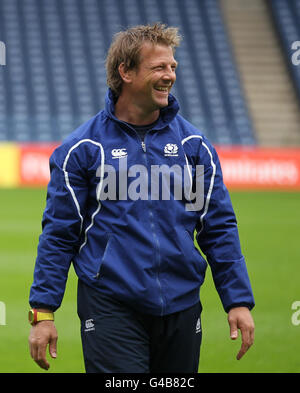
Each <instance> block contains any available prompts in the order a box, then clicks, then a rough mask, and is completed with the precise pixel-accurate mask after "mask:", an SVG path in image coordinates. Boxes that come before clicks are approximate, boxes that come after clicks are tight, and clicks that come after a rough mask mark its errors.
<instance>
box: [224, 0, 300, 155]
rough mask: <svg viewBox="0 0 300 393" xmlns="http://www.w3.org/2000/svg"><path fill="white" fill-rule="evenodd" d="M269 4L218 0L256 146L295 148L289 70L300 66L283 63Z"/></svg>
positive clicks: (297, 138)
mask: <svg viewBox="0 0 300 393" xmlns="http://www.w3.org/2000/svg"><path fill="white" fill-rule="evenodd" d="M271 3H272V4H273V1H265V0H251V1H243V0H220V6H221V10H222V14H223V18H224V23H225V24H226V30H227V34H228V36H229V38H230V42H231V45H232V47H233V50H234V57H235V59H236V64H237V67H238V71H239V76H240V80H241V83H242V86H243V90H244V94H245V97H246V100H247V106H248V108H249V112H250V113H251V120H252V123H253V126H254V129H255V135H256V141H257V144H258V145H259V146H268V147H271V146H276V147H288V146H300V111H299V100H298V97H297V93H296V89H295V87H296V83H295V81H294V79H293V78H292V77H291V73H290V72H289V68H290V67H293V68H294V72H296V70H295V68H297V69H298V72H299V70H300V65H298V66H294V65H292V61H291V57H289V58H286V59H285V55H284V50H283V49H284V46H282V45H281V43H280V37H279V34H278V30H277V25H276V24H275V23H274V17H273V13H272V12H271V7H270V5H271ZM284 3H289V4H290V2H289V1H288V2H284ZM298 3H300V1H299V0H298ZM287 28H289V26H287ZM291 28H292V26H291ZM298 37H300V35H299V36H298ZM289 46H290V45H289ZM287 60H288V61H287Z"/></svg>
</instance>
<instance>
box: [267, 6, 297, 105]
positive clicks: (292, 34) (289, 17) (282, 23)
mask: <svg viewBox="0 0 300 393" xmlns="http://www.w3.org/2000/svg"><path fill="white" fill-rule="evenodd" d="M269 5H270V7H271V9H272V12H273V16H274V20H275V23H276V26H277V31H278V33H279V35H280V37H281V41H282V46H283V50H284V53H285V55H286V59H287V64H288V67H289V70H290V72H291V75H292V77H293V79H294V81H295V87H296V89H297V92H298V95H299V98H300V67H298V66H296V64H294V63H293V62H292V56H293V54H294V52H295V48H294V47H293V43H294V42H296V41H298V42H299V43H300V1H299V0H289V1H285V0H273V1H271V2H270V3H269ZM299 47H300V45H299Z"/></svg>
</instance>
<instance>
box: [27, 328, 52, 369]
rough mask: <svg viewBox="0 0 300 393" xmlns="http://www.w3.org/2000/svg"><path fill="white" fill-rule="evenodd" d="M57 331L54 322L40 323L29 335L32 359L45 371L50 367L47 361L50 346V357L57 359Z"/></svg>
mask: <svg viewBox="0 0 300 393" xmlns="http://www.w3.org/2000/svg"><path fill="white" fill-rule="evenodd" d="M57 338H58V336H57V330H56V327H55V325H54V322H53V321H40V322H38V323H37V324H36V325H33V326H32V328H31V331H30V335H29V349H30V354H31V357H32V359H33V360H34V361H35V362H36V363H37V364H38V365H39V366H40V367H41V368H43V369H44V370H48V369H49V367H50V364H49V362H48V361H47V359H46V350H47V346H48V344H49V353H50V356H51V357H52V358H53V359H55V358H56V356H57V355H56V343H57Z"/></svg>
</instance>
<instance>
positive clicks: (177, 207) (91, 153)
mask: <svg viewBox="0 0 300 393" xmlns="http://www.w3.org/2000/svg"><path fill="white" fill-rule="evenodd" d="M178 109H179V107H178V104H177V101H176V99H175V98H174V97H173V96H172V95H170V96H169V105H168V107H166V108H163V109H162V110H161V114H160V118H159V120H158V122H157V123H156V124H155V125H154V128H153V129H151V130H149V131H148V132H147V135H146V137H145V141H144V143H141V140H140V138H139V136H138V134H137V133H136V132H135V130H134V129H133V128H131V127H130V126H129V125H128V124H126V123H124V122H122V121H120V120H118V119H117V118H116V117H115V116H114V100H113V96H112V93H111V91H110V90H108V93H107V95H106V105H105V109H104V110H103V111H101V112H99V113H98V114H97V115H96V116H95V117H93V118H92V119H90V120H89V121H88V122H86V123H85V124H83V125H81V126H80V127H79V128H78V129H77V130H75V131H74V132H73V133H72V134H70V136H69V137H68V138H67V139H66V140H65V141H64V142H63V143H62V144H61V146H59V147H58V148H57V149H56V150H55V151H54V153H53V154H52V156H51V158H50V170H51V180H50V182H49V185H48V192H47V205H46V209H45V211H44V215H43V220H42V228H43V230H42V234H41V236H40V239H39V245H38V255H37V259H36V265H35V271H34V282H33V285H32V287H31V290H30V299H29V302H30V305H31V306H32V307H47V308H50V309H52V310H54V311H55V310H56V309H57V308H58V307H59V306H60V304H61V301H62V298H63V295H64V290H65V284H66V280H67V275H68V271H69V268H70V264H71V262H73V264H74V268H75V271H76V273H77V275H78V277H79V278H80V279H81V280H83V281H84V282H85V283H86V284H88V285H90V286H92V287H94V288H95V289H97V290H99V291H102V292H103V293H106V294H109V295H113V296H115V297H116V298H117V299H119V300H122V301H124V302H127V303H128V304H129V305H131V306H132V307H134V308H135V309H137V310H140V311H142V312H145V313H150V314H154V315H165V314H170V313H173V312H177V311H180V310H183V309H186V308H188V307H190V306H192V305H194V304H195V303H197V302H198V301H199V289H200V286H201V284H202V283H203V281H204V277H205V270H206V267H207V263H206V261H205V259H204V258H203V256H202V255H201V254H200V252H199V251H198V250H197V249H196V248H195V246H194V231H195V230H196V232H197V236H196V239H197V242H198V245H199V246H200V248H201V250H202V252H203V253H204V254H205V255H206V257H207V258H206V259H207V261H208V263H209V265H210V267H211V270H212V274H213V279H214V282H215V285H216V289H217V291H218V293H219V295H220V298H221V301H222V304H223V307H224V309H225V311H228V310H229V309H230V308H231V307H232V306H234V305H246V306H248V307H249V308H252V307H253V306H254V299H253V294H252V290H251V286H250V282H249V278H248V273H247V269H246V265H245V260H244V257H243V255H242V253H241V248H240V241H239V236H238V230H237V223H236V218H235V214H234V211H233V208H232V205H231V201H230V198H229V194H228V192H227V189H226V188H225V186H224V183H223V179H222V172H221V168H220V163H219V160H218V156H217V153H216V151H215V149H214V148H213V146H212V145H211V144H210V143H209V141H208V140H207V139H206V138H205V136H204V135H202V134H201V133H200V132H199V130H198V129H196V128H195V127H194V126H193V125H191V124H190V123H189V122H188V121H186V120H185V119H184V118H183V117H182V116H180V115H179V114H178V113H177V112H178ZM125 163H126V165H125ZM197 166H198V167H200V168H202V179H203V182H202V184H203V189H202V194H201V195H202V199H203V203H202V204H200V207H201V209H200V210H199V209H198V210H197V209H194V210H193V209H187V207H186V206H187V202H188V199H189V198H188V196H187V194H186V193H184V192H183V193H182V194H183V197H182V198H177V197H176V195H175V191H174V190H175V186H174V189H173V190H172V184H173V183H174V184H175V177H176V176H177V177H178V176H179V172H180V170H181V169H182V176H183V174H184V173H185V174H186V175H187V176H186V178H187V179H189V181H190V187H191V188H190V191H191V190H195V187H196V181H197V176H198V175H197V173H198V172H197V171H196V168H197ZM184 167H186V168H187V169H186V171H185V172H184V170H183V168H184ZM153 168H156V169H157V168H160V169H162V168H173V169H174V168H175V169H176V170H177V172H176V171H175V170H174V173H173V175H172V173H171V175H170V178H169V190H170V193H169V197H168V198H166V197H165V196H164V194H163V192H164V187H165V186H166V184H167V182H166V178H165V175H164V176H162V175H161V178H159V179H158V180H157V179H156V182H154V181H153V179H152V178H153V177H154V176H152V178H151V173H152V172H151V171H153ZM178 171H179V172H178ZM175 172H176V174H175ZM172 176H173V177H172ZM150 178H151V179H150ZM152 183H154V184H155V187H150V186H149V185H152ZM183 183H184V184H186V182H183ZM183 183H182V184H183ZM162 184H163V185H162ZM176 184H177V183H176ZM159 185H161V189H162V190H160V189H159ZM147 186H148V188H147ZM184 187H185V188H187V186H186V185H185V186H182V188H184ZM192 187H193V188H192ZM141 188H143V193H142V190H141ZM150 188H154V189H150ZM130 190H131V194H130ZM133 190H135V193H134V192H132V191H133ZM179 191H180V190H179ZM105 192H106V194H107V195H108V194H109V192H110V194H109V195H110V197H109V198H108V197H106V198H104V197H103V195H104V193H105ZM176 192H177V193H178V187H177V191H176ZM129 194H130V197H128V195H129ZM132 195H133V196H134V195H137V197H136V198H134V197H132ZM145 195H146V197H145ZM165 195H166V194H165ZM139 196H140V198H139ZM190 202H191V201H190Z"/></svg>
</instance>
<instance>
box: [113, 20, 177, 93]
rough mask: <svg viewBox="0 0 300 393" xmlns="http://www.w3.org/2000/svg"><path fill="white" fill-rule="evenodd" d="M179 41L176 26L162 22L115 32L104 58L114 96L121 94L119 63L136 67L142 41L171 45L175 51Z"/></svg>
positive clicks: (128, 67)
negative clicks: (169, 25) (168, 25)
mask: <svg viewBox="0 0 300 393" xmlns="http://www.w3.org/2000/svg"><path fill="white" fill-rule="evenodd" d="M180 41H181V36H180V35H179V34H178V28H177V27H167V26H166V25H165V24H162V23H155V24H154V25H146V26H143V25H138V26H134V27H131V28H129V29H127V30H125V31H120V32H119V33H117V34H115V36H114V39H113V42H112V44H111V46H110V48H109V50H108V54H107V58H106V72H107V85H108V86H109V87H110V88H111V90H112V91H113V92H114V94H115V95H116V96H119V95H120V94H121V91H122V83H123V81H122V78H121V76H120V74H119V70H118V68H119V65H120V64H121V63H124V65H125V69H126V70H129V69H134V68H136V67H138V65H139V62H140V50H141V47H142V45H143V43H145V42H150V43H152V44H154V45H155V44H162V45H166V46H171V48H172V49H173V52H175V48H176V47H177V46H179V44H180Z"/></svg>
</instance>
